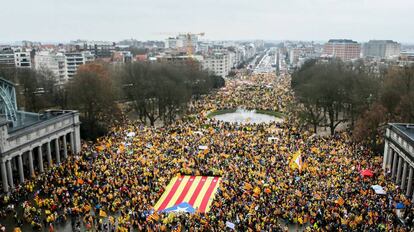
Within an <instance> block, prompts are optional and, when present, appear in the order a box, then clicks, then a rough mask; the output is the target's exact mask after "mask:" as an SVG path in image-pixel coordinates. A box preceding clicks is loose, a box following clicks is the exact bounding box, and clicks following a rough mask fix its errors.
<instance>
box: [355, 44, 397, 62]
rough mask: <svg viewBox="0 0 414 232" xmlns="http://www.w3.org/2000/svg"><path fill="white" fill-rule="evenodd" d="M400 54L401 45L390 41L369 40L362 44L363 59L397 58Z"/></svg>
mask: <svg viewBox="0 0 414 232" xmlns="http://www.w3.org/2000/svg"><path fill="white" fill-rule="evenodd" d="M400 52H401V45H400V44H399V43H397V42H394V41H392V40H370V41H369V42H368V43H365V44H364V47H363V55H364V57H373V58H385V59H389V58H397V57H398V56H399V55H400Z"/></svg>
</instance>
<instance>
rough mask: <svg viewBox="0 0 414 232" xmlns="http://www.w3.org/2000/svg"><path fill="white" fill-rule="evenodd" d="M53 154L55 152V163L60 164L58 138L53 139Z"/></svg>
mask: <svg viewBox="0 0 414 232" xmlns="http://www.w3.org/2000/svg"><path fill="white" fill-rule="evenodd" d="M55 152H56V163H58V164H60V147H59V137H57V138H56V139H55Z"/></svg>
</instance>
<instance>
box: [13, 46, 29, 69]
mask: <svg viewBox="0 0 414 232" xmlns="http://www.w3.org/2000/svg"><path fill="white" fill-rule="evenodd" d="M14 63H15V65H16V68H31V67H32V61H31V58H30V52H24V51H21V50H17V51H15V52H14Z"/></svg>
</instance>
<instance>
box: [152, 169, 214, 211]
mask: <svg viewBox="0 0 414 232" xmlns="http://www.w3.org/2000/svg"><path fill="white" fill-rule="evenodd" d="M220 181H221V178H220V177H214V176H176V177H174V178H173V179H172V180H171V182H170V183H169V184H168V186H167V187H166V189H165V191H164V193H163V195H162V196H161V198H160V199H159V200H158V202H157V203H156V204H155V206H154V209H155V210H156V211H162V210H165V209H168V208H171V207H174V206H177V205H179V204H181V203H188V204H190V205H191V206H192V207H193V208H194V209H195V210H196V211H198V212H201V213H205V212H208V211H209V210H210V206H211V204H212V202H213V200H214V196H215V194H216V192H217V189H218V187H219V182H220Z"/></svg>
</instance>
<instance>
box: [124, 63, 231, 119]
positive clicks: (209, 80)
mask: <svg viewBox="0 0 414 232" xmlns="http://www.w3.org/2000/svg"><path fill="white" fill-rule="evenodd" d="M198 67H199V66H198V65H195V64H194V63H192V64H187V65H173V64H167V63H132V64H127V65H126V66H125V67H124V70H123V71H122V75H121V79H122V84H121V86H123V87H124V88H123V89H124V92H125V95H126V98H127V99H128V100H129V101H131V102H132V105H133V108H134V110H135V112H136V113H137V114H138V116H139V118H140V120H141V121H142V122H144V123H145V122H147V121H149V123H150V125H152V126H153V125H154V124H155V122H156V121H157V120H162V121H163V122H164V124H169V123H172V122H173V121H174V120H175V119H176V117H177V116H178V115H180V114H181V113H183V112H185V109H186V107H187V103H188V102H189V101H190V100H191V97H192V96H194V97H195V98H197V97H198V96H200V95H202V94H206V93H208V92H209V91H210V90H211V89H212V88H213V87H216V86H222V85H223V84H224V83H223V81H224V80H223V79H221V78H217V77H214V76H210V75H209V74H208V73H207V72H204V71H201V70H200V69H199V68H198Z"/></svg>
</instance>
